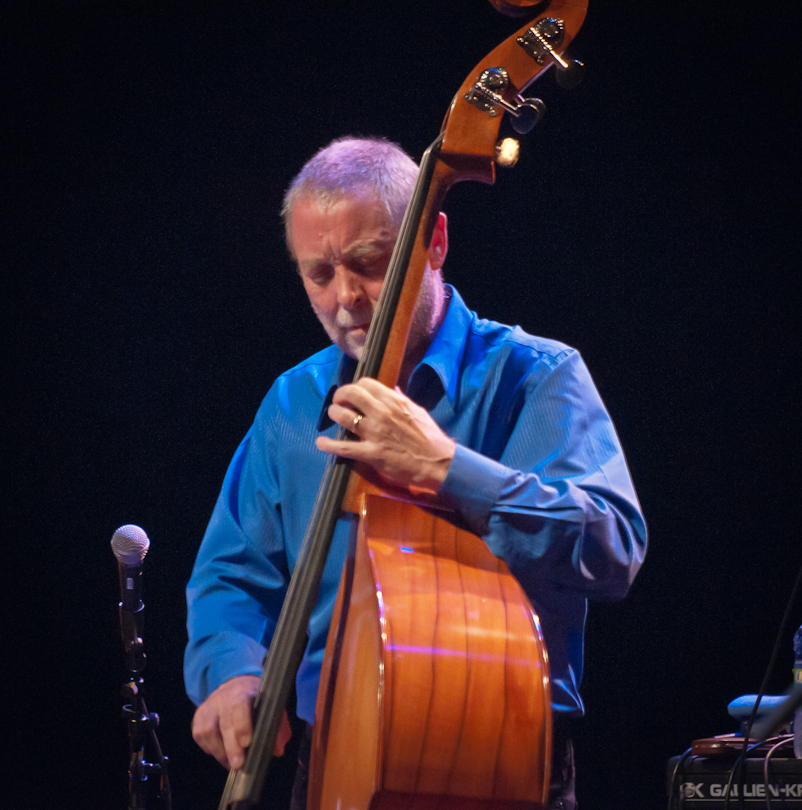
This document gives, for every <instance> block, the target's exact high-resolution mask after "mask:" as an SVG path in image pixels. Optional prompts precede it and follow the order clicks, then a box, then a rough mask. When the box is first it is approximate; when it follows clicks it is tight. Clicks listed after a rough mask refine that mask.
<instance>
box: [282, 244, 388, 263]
mask: <svg viewBox="0 0 802 810" xmlns="http://www.w3.org/2000/svg"><path fill="white" fill-rule="evenodd" d="M395 240H396V237H390V238H387V239H367V240H363V241H360V242H354V244H353V245H351V247H350V248H349V249H348V250H346V251H345V253H343V254H342V258H344V259H346V260H349V259H362V258H364V257H365V256H371V255H381V254H383V253H386V252H388V250H389V251H392V249H393V246H394V245H395ZM330 263H331V260H330V257H329V256H312V257H309V258H306V259H304V260H303V261H299V262H298V266H299V267H302V268H308V267H317V266H319V265H322V264H330Z"/></svg>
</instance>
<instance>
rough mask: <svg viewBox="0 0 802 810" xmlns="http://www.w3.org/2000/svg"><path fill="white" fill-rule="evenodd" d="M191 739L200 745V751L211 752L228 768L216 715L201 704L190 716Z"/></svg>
mask: <svg viewBox="0 0 802 810" xmlns="http://www.w3.org/2000/svg"><path fill="white" fill-rule="evenodd" d="M192 739H193V740H195V742H196V743H197V744H198V745H199V746H200V748H201V750H202V751H205V752H206V753H207V754H211V756H213V757H214V758H215V759H216V760H217V761H218V762H219V763H220V764H221V765H222V766H223V767H224V768H228V766H229V765H228V757H227V756H226V749H225V745H224V744H223V738H222V737H221V736H220V729H219V726H218V724H217V715H216V714H213V713H211V712H209V711H208V707H204V706H201V707H200V708H199V709H198V710H197V711H196V712H195V716H194V717H193V718H192Z"/></svg>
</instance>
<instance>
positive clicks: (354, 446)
mask: <svg viewBox="0 0 802 810" xmlns="http://www.w3.org/2000/svg"><path fill="white" fill-rule="evenodd" d="M315 446H316V447H317V449H318V450H322V451H323V452H324V453H330V454H331V455H333V456H342V457H343V458H350V459H353V460H354V461H364V462H367V463H369V462H370V461H371V460H372V459H373V454H372V452H371V450H372V447H370V446H369V443H368V442H364V441H361V442H342V441H340V442H338V441H337V440H336V439H330V438H329V437H328V436H318V437H317V438H316V439H315Z"/></svg>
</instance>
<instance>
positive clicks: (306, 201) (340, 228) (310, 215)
mask: <svg viewBox="0 0 802 810" xmlns="http://www.w3.org/2000/svg"><path fill="white" fill-rule="evenodd" d="M290 225H291V231H290V234H291V239H292V245H293V249H294V252H295V255H296V257H297V258H300V257H301V255H302V254H325V255H328V254H338V253H341V252H344V251H347V250H349V249H351V248H353V249H356V250H359V249H362V248H365V247H368V246H370V245H371V244H374V243H375V244H381V243H384V242H385V241H388V240H392V241H394V240H395V235H396V234H395V229H394V228H392V227H391V226H390V224H389V217H388V215H387V212H386V211H385V209H384V206H383V205H382V204H381V202H379V200H378V199H377V198H376V195H375V194H374V193H373V192H370V191H357V192H351V193H349V194H346V195H343V196H341V197H339V198H337V199H335V200H332V201H330V202H329V201H326V202H321V201H319V200H317V199H314V198H301V199H300V200H298V202H297V203H296V204H295V207H294V208H293V210H292V216H291V218H290Z"/></svg>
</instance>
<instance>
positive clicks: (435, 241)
mask: <svg viewBox="0 0 802 810" xmlns="http://www.w3.org/2000/svg"><path fill="white" fill-rule="evenodd" d="M446 253H448V219H447V218H446V215H445V214H444V213H443V212H442V211H441V212H440V213H439V214H438V215H437V224H436V225H435V226H434V231H432V242H431V244H430V245H429V266H430V267H431V268H432V270H439V269H440V268H441V267H442V266H443V263H444V262H445V260H446Z"/></svg>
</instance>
